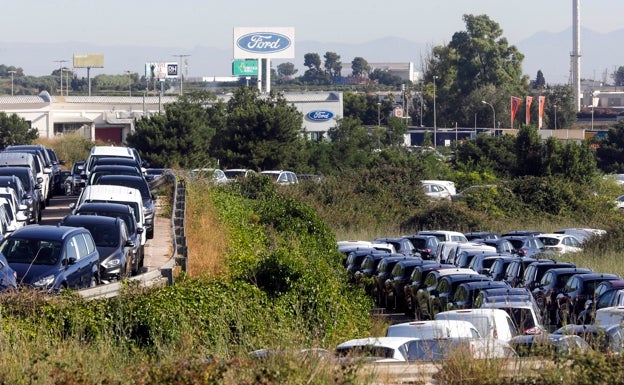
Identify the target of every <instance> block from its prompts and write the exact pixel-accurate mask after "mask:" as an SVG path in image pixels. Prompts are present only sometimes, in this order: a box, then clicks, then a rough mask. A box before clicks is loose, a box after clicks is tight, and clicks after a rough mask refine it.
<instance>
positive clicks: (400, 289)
mask: <svg viewBox="0 0 624 385" xmlns="http://www.w3.org/2000/svg"><path fill="white" fill-rule="evenodd" d="M423 263H424V261H423V260H422V259H421V258H409V259H406V260H404V261H399V262H397V264H396V265H394V267H393V268H392V272H391V273H390V277H389V278H388V279H387V280H386V282H385V284H386V291H385V293H386V300H385V303H386V306H387V308H388V309H396V310H398V311H403V310H404V309H405V290H404V288H405V285H407V284H408V283H409V279H410V277H411V276H412V272H413V271H414V269H415V268H416V266H419V265H422V264H423Z"/></svg>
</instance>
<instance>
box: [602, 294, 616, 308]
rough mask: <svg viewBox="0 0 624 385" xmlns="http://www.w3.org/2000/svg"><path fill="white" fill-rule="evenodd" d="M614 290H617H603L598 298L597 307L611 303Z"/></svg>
mask: <svg viewBox="0 0 624 385" xmlns="http://www.w3.org/2000/svg"><path fill="white" fill-rule="evenodd" d="M616 292H617V290H609V291H607V292H605V293H604V294H603V295H601V296H600V298H599V299H598V304H597V307H598V308H603V307H607V306H609V305H610V304H611V299H613V296H614V295H615V293H616Z"/></svg>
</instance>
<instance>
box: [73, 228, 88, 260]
mask: <svg viewBox="0 0 624 385" xmlns="http://www.w3.org/2000/svg"><path fill="white" fill-rule="evenodd" d="M74 239H75V241H76V246H77V247H78V254H77V255H78V259H81V258H84V257H86V256H87V255H88V254H89V249H88V248H87V242H86V241H85V238H84V235H82V234H77V235H76V236H74Z"/></svg>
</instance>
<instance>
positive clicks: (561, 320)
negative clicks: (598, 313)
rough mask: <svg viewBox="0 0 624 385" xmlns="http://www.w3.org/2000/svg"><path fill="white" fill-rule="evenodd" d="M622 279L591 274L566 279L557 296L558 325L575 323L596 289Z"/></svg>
mask: <svg viewBox="0 0 624 385" xmlns="http://www.w3.org/2000/svg"><path fill="white" fill-rule="evenodd" d="M619 279H622V277H620V276H619V275H617V274H606V273H591V274H575V275H573V276H571V277H570V278H568V281H567V282H566V284H565V286H564V287H563V289H561V292H560V293H559V294H557V309H558V310H557V316H558V323H557V324H558V325H565V324H569V323H573V324H575V323H577V316H578V315H579V313H580V312H581V311H582V310H583V308H584V306H585V301H587V300H588V299H589V298H590V297H591V296H592V295H593V294H594V292H595V290H596V287H597V286H598V285H599V284H600V283H601V282H604V281H615V280H619Z"/></svg>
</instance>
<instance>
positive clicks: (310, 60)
mask: <svg viewBox="0 0 624 385" xmlns="http://www.w3.org/2000/svg"><path fill="white" fill-rule="evenodd" d="M303 65H304V66H306V67H308V69H311V70H316V71H320V70H321V57H320V56H319V54H318V53H313V52H311V53H306V54H305V55H303Z"/></svg>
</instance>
